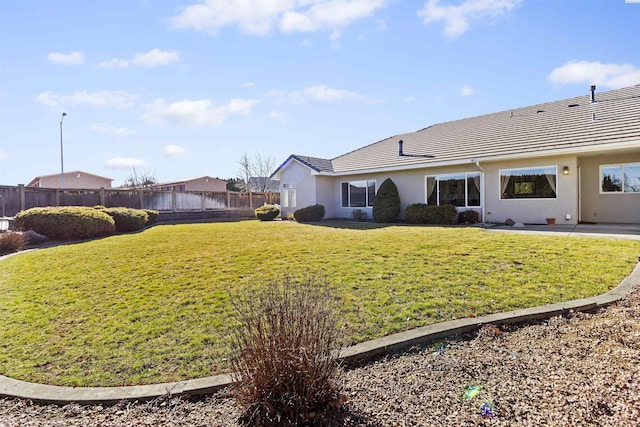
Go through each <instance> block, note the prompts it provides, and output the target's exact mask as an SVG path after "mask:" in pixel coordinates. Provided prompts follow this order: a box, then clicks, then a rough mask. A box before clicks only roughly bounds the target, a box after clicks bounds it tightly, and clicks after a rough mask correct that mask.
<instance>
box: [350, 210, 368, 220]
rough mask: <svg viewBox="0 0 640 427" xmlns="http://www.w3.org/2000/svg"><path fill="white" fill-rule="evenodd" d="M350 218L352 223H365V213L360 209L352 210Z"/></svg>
mask: <svg viewBox="0 0 640 427" xmlns="http://www.w3.org/2000/svg"><path fill="white" fill-rule="evenodd" d="M351 218H353V220H354V221H366V220H367V213H366V212H365V211H363V210H362V209H354V210H352V211H351Z"/></svg>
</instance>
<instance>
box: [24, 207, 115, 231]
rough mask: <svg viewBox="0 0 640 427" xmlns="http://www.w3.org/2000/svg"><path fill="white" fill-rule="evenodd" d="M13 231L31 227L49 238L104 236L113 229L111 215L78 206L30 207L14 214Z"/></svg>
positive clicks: (113, 224) (30, 228) (25, 229)
mask: <svg viewBox="0 0 640 427" xmlns="http://www.w3.org/2000/svg"><path fill="white" fill-rule="evenodd" d="M15 228H16V230H21V231H27V230H33V231H35V232H36V233H39V234H44V235H45V236H47V237H49V238H51V239H81V238H89V237H98V236H106V235H109V234H112V233H113V232H114V231H115V222H114V220H113V218H111V217H110V216H109V215H107V214H106V213H104V212H103V211H101V210H96V209H93V208H88V207H82V206H61V207H46V208H31V209H27V210H25V211H21V212H19V213H18V214H17V215H16V219H15Z"/></svg>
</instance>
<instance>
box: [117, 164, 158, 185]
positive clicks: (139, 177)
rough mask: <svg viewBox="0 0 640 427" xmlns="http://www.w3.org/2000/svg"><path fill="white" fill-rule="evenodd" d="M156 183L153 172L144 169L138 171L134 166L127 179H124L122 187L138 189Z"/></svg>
mask: <svg viewBox="0 0 640 427" xmlns="http://www.w3.org/2000/svg"><path fill="white" fill-rule="evenodd" d="M157 183H158V180H157V179H156V176H155V174H154V173H153V172H150V171H144V172H140V173H138V171H136V168H133V169H132V170H131V175H129V177H128V178H127V179H125V180H124V184H123V185H122V186H123V187H126V188H135V189H138V190H146V189H148V188H151V187H153V186H154V185H156V184H157Z"/></svg>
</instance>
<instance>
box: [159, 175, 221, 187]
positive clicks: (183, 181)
mask: <svg viewBox="0 0 640 427" xmlns="http://www.w3.org/2000/svg"><path fill="white" fill-rule="evenodd" d="M203 178H208V179H211V180H216V181H221V182H227V181H225V180H223V179H220V178H212V177H210V176H200V177H197V178H189V179H183V180H182V181H172V182H159V183H157V184H154V185H153V186H154V187H158V186H161V185H177V184H184V183H187V182H191V181H197V180H199V179H203Z"/></svg>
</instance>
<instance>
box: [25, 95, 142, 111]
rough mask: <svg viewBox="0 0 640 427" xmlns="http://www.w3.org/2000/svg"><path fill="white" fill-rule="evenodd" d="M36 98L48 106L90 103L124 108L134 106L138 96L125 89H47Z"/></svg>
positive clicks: (105, 106)
mask: <svg viewBox="0 0 640 427" xmlns="http://www.w3.org/2000/svg"><path fill="white" fill-rule="evenodd" d="M36 100H37V101H38V102H39V103H41V104H42V105H46V106H48V107H62V106H71V105H89V106H92V107H104V108H107V107H114V108H118V109H122V110H124V109H127V108H131V107H133V105H134V104H135V100H136V96H135V95H133V94H131V93H129V92H127V91H124V90H116V91H108V90H103V91H101V92H87V91H85V90H82V91H78V92H74V93H72V94H69V95H58V94H56V93H53V92H50V91H47V92H42V93H40V94H39V95H38V96H37V97H36Z"/></svg>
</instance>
